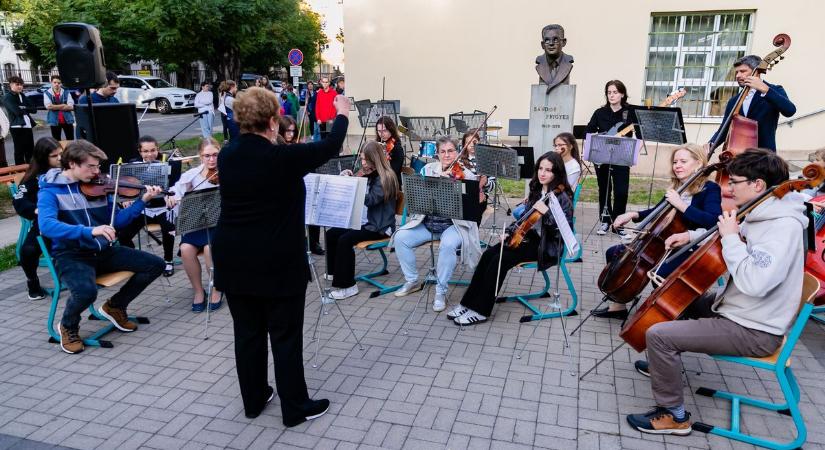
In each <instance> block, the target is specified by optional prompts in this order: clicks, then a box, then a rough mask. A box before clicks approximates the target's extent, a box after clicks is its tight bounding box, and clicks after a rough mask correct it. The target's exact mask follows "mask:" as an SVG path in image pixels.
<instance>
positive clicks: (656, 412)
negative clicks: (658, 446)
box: [627, 406, 693, 436]
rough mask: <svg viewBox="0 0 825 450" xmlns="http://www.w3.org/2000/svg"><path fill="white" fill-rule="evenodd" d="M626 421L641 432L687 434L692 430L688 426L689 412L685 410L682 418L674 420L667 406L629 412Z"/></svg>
mask: <svg viewBox="0 0 825 450" xmlns="http://www.w3.org/2000/svg"><path fill="white" fill-rule="evenodd" d="M627 423H629V424H630V426H631V427H633V428H634V429H636V430H638V431H641V432H642V433H649V434H675V435H677V436H687V435H689V434H690V432H691V431H693V428H692V427H691V426H690V413H689V412H685V417H684V418H683V419H682V420H676V418H675V417H673V413H671V412H670V411H669V410H668V409H667V408H662V407H658V406H657V407H656V408H654V409H652V410H651V411H648V412H646V413H644V414H629V415H628V416H627Z"/></svg>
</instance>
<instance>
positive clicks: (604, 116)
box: [587, 105, 636, 136]
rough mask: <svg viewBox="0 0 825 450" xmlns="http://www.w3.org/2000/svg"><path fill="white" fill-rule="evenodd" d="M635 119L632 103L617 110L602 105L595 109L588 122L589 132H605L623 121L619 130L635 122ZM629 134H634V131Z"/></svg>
mask: <svg viewBox="0 0 825 450" xmlns="http://www.w3.org/2000/svg"><path fill="white" fill-rule="evenodd" d="M635 121H636V115H635V114H634V113H633V106H632V105H627V106H625V107H623V108H622V109H620V110H618V111H615V112H614V111H613V110H612V109H610V107H609V106H602V107H601V108H599V109H597V110H595V111H593V115H592V116H591V117H590V122H588V123H587V132H588V133H604V132H606V131H608V130H609V129H611V128H613V127H614V126H615V125H616V124H617V123H621V125H620V126H619V130H617V131H621V129H622V128H624V127H626V126H627V125H630V124H631V123H634V122H635ZM627 136H633V133H630V134H628V135H627Z"/></svg>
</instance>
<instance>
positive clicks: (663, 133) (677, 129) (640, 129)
mask: <svg viewBox="0 0 825 450" xmlns="http://www.w3.org/2000/svg"><path fill="white" fill-rule="evenodd" d="M633 113H634V114H635V115H636V120H637V122H638V123H637V124H636V127H635V128H636V132H637V134H638V136H639V138H640V139H642V140H645V141H653V142H660V143H662V144H674V145H682V144H684V143H686V142H687V135H686V134H685V121H684V119H683V118H682V109H681V108H678V107H677V108H671V107H667V106H651V107H640V108H638V109H635V110H634V111H633Z"/></svg>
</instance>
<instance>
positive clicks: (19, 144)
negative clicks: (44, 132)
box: [9, 128, 34, 165]
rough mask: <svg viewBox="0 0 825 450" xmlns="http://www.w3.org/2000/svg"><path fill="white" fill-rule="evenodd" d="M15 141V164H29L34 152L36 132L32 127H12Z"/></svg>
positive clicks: (12, 137)
mask: <svg viewBox="0 0 825 450" xmlns="http://www.w3.org/2000/svg"><path fill="white" fill-rule="evenodd" d="M9 131H10V132H11V139H12V141H13V142H14V164H15V165H18V164H28V163H29V161H30V160H31V159H32V154H34V134H32V129H31V128H11V129H10V130H9Z"/></svg>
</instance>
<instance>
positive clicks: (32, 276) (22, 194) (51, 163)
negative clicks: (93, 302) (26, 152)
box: [12, 137, 63, 300]
mask: <svg viewBox="0 0 825 450" xmlns="http://www.w3.org/2000/svg"><path fill="white" fill-rule="evenodd" d="M62 151H63V149H62V148H61V147H60V144H59V143H58V142H57V140H55V139H54V138H50V137H44V138H40V139H39V140H38V141H37V143H36V144H35V145H34V153H33V155H32V159H31V160H30V161H29V170H27V171H26V174H25V175H23V179H22V180H20V186H18V187H17V193H16V194H15V195H14V200H13V201H12V204H13V206H14V210H15V211H17V214H19V215H20V217H23V218H24V219H28V220H31V221H32V225H31V228H30V229H29V233H28V234H27V235H26V239H25V240H24V241H23V245H21V246H20V266H21V267H22V268H23V273H25V274H26V285H27V287H28V290H29V300H40V299H41V298H45V297H46V291H44V290H43V288H42V287H40V279H38V277H37V266H38V264H39V263H40V255H41V253H42V252H41V251H40V245H39V244H38V243H37V236H38V235H39V234H40V227H38V225H37V191H38V186H39V182H40V180H39V178H40V176H41V175H43V174H44V173H46V172H48V170H49V169H53V168H56V167H60V153H61V152H62ZM47 245H48V244H47Z"/></svg>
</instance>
